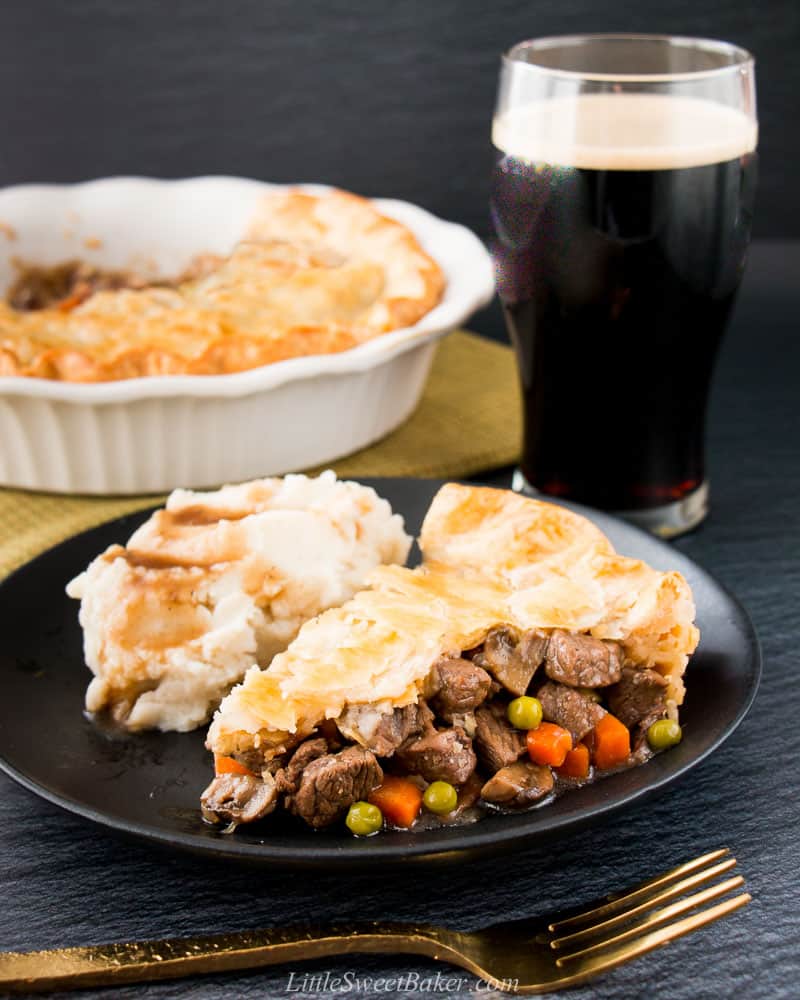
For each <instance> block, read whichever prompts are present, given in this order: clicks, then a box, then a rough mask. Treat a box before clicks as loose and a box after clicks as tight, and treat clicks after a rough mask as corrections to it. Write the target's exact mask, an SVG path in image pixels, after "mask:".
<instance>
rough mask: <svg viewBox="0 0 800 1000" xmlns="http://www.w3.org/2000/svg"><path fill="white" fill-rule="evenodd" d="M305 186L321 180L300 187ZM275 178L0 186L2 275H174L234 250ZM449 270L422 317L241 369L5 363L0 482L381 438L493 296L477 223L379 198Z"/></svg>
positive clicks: (245, 459) (142, 487)
mask: <svg viewBox="0 0 800 1000" xmlns="http://www.w3.org/2000/svg"><path fill="white" fill-rule="evenodd" d="M301 186H302V187H305V188H307V189H308V190H311V191H321V190H325V189H324V188H323V187H322V186H320V185H301ZM275 187H277V185H272V184H265V183H262V182H259V181H253V180H245V179H243V178H235V177H197V178H191V179H187V180H179V181H164V180H154V179H150V178H138V177H112V178H105V179H102V180H97V181H89V182H86V183H83V184H75V185H21V186H18V187H11V188H6V189H4V190H2V191H0V288H2V290H3V291H5V289H6V288H7V287H8V285H9V284H10V283H11V281H12V280H13V277H14V274H15V270H14V266H13V260H14V259H15V258H17V259H21V260H24V261H29V262H35V263H39V264H56V263H59V262H60V261H63V260H67V259H70V258H73V257H80V258H81V259H83V260H87V261H90V262H91V263H95V264H99V265H101V266H106V267H139V268H140V269H141V268H142V267H150V268H155V269H156V273H157V272H159V271H160V272H161V273H167V274H174V273H176V272H177V271H178V270H180V268H181V267H182V266H184V265H185V264H187V263H188V262H189V260H190V259H191V258H192V257H193V256H194V255H195V254H197V253H199V252H201V251H211V252H214V253H223V254H224V253H227V252H229V251H230V250H231V249H232V247H233V246H234V244H235V243H236V242H237V241H238V240H239V239H240V237H241V235H242V234H243V233H244V231H245V229H246V226H247V223H248V221H249V219H250V217H251V215H252V213H253V211H254V207H255V204H256V202H257V201H258V199H259V198H260V197H261V196H262V195H263V194H264V193H265V192H266V191H269V190H270V189H274V188H275ZM375 205H376V206H377V208H378V209H379V210H380V211H381V212H383V213H384V214H386V215H388V216H391V217H392V218H395V219H397V220H399V221H400V222H402V223H404V224H405V225H406V226H408V228H409V229H411V230H412V231H413V232H414V234H415V235H416V237H417V239H418V240H419V242H420V244H421V245H422V247H423V248H424V249H425V250H426V251H427V252H428V253H429V254H430V255H431V256H432V257H433V258H434V259H435V260H436V261H437V263H438V264H439V266H440V267H441V268H442V271H443V272H444V274H445V276H446V279H447V287H446V290H445V293H444V296H443V298H442V301H441V302H440V303H439V305H438V306H436V308H434V309H433V310H431V312H429V313H428V314H427V315H426V316H424V317H423V318H422V320H420V322H419V323H417V324H415V325H414V326H412V327H408V328H406V329H403V330H396V331H393V332H392V333H387V334H384V335H382V336H380V337H377V338H375V339H374V340H371V341H369V342H367V343H365V344H362V345H360V346H359V347H356V348H353V349H352V350H349V351H344V352H342V353H339V354H328V355H319V356H313V357H303V358H296V359H291V360H288V361H280V362H277V363H275V364H272V365H267V366H264V367H262V368H254V369H251V370H249V371H243V372H237V373H235V374H232V375H162V376H157V377H149V378H133V379H126V380H122V381H116V382H103V383H69V382H59V381H51V380H49V379H39V378H27V377H0V485H3V486H16V487H21V488H26V489H35V490H50V491H54V492H70V493H94V494H114V493H117V494H119V493H123V494H124V493H149V492H161V491H165V490H169V489H172V488H174V487H176V486H186V487H199V486H213V485H217V484H219V483H223V482H235V481H239V480H243V479H250V478H254V477H256V476H268V475H281V474H282V473H285V472H289V471H292V470H299V469H304V468H308V467H310V466H314V465H320V464H322V463H325V462H330V461H333V460H334V459H336V458H339V457H341V456H342V455H347V454H349V453H351V452H353V451H357V450H358V449H359V448H363V447H365V446H366V445H368V444H370V443H371V442H373V441H377V440H378V439H379V438H381V437H383V436H384V435H385V434H387V433H389V431H391V430H393V429H394V428H395V427H397V426H398V425H399V424H400V423H402V421H403V420H405V419H406V417H408V416H409V415H410V414H411V413H412V411H413V410H414V407H415V406H416V404H417V402H418V400H419V397H420V394H421V392H422V388H423V386H424V384H425V379H426V377H427V374H428V371H429V369H430V365H431V361H432V360H433V354H434V351H435V342H436V340H437V339H438V338H439V337H441V336H443V335H444V334H446V333H449V332H450V331H451V330H453V329H455V328H456V327H458V326H459V325H460V324H462V323H464V322H465V321H466V320H467V319H468V318H469V317H470V316H471V315H472V313H473V312H475V310H476V309H479V308H481V307H482V306H484V305H486V304H487V303H488V302H489V300H490V299H491V297H492V294H493V288H494V283H493V274H492V265H491V260H490V258H489V255H488V253H487V251H486V248H485V247H484V246H483V244H482V243H481V241H480V240H479V239H478V238H477V237H476V236H475V235H474V234H473V233H471V232H470V231H469V230H468V229H466V228H464V227H463V226H460V225H457V224H455V223H451V222H445V221H443V220H441V219H438V218H436V217H435V216H433V215H431V214H430V213H429V212H426V211H425V210H423V209H421V208H418V207H417V206H415V205H411V204H408V203H407V202H402V201H394V200H386V199H375Z"/></svg>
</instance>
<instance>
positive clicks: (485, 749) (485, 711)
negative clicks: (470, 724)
mask: <svg viewBox="0 0 800 1000" xmlns="http://www.w3.org/2000/svg"><path fill="white" fill-rule="evenodd" d="M475 723H476V728H475V746H476V748H477V750H478V755H479V756H480V758H481V760H482V761H483V762H484V763H485V764H486V765H487V766H488V767H489V768H490V769H491V770H492V771H499V770H500V768H501V767H505V766H506V765H507V764H513V763H514V761H515V760H519V758H520V757H521V756H522V755H523V754H524V753H525V733H523V732H522V731H521V730H520V729H515V728H514V727H513V726H512V725H511V723H510V722H509V721H508V719H507V718H506V707H505V705H502V704H500V703H498V702H496V701H493V702H490V703H489V704H488V705H482V706H481V707H480V708H479V709H478V711H477V712H476V713H475Z"/></svg>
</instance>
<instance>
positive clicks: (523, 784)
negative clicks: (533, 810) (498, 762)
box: [481, 760, 553, 809]
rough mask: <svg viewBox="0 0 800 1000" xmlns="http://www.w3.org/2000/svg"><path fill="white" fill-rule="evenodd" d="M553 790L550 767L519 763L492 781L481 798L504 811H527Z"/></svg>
mask: <svg viewBox="0 0 800 1000" xmlns="http://www.w3.org/2000/svg"><path fill="white" fill-rule="evenodd" d="M552 790H553V772H552V771H551V770H550V768H549V767H543V766H542V765H540V764H532V763H531V762H530V761H526V760H518V761H517V762H516V763H514V764H509V765H508V767H502V768H500V770H499V771H498V772H497V774H495V775H494V776H493V777H491V778H489V780H488V781H487V782H486V784H485V785H484V786H483V788H482V789H481V798H482V799H483V800H484V802H491V803H492V804H493V805H497V806H502V807H503V808H505V809H524V808H525V807H526V806H531V805H533V803H534V802H538V801H539V799H543V798H544V797H545V796H546V795H549V794H550V792H552Z"/></svg>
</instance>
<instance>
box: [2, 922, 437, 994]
mask: <svg viewBox="0 0 800 1000" xmlns="http://www.w3.org/2000/svg"><path fill="white" fill-rule="evenodd" d="M447 936H448V934H447V932H445V931H441V930H439V929H437V928H434V927H426V926H424V925H416V924H392V923H383V922H379V921H376V922H372V923H366V924H338V925H332V926H327V927H311V926H309V927H292V928H286V929H279V928H275V929H270V930H257V931H242V932H239V933H235V934H212V935H206V936H201V937H190V938H169V939H167V940H163V941H133V942H128V943H123V944H104V945H90V946H88V947H80V948H56V949H53V950H51V951H28V952H0V991H6V992H8V991H10V992H28V993H30V992H43V991H46V990H66V989H75V988H77V987H80V986H113V985H115V984H117V983H134V982H145V981H148V980H155V979H177V978H180V977H181V976H189V975H198V974H202V973H206V972H223V971H231V970H235V969H254V968H259V967H260V966H266V965H279V964H281V963H284V962H290V961H306V960H308V959H313V958H325V957H327V956H330V955H348V954H357V953H359V952H385V953H392V954H398V953H406V954H414V955H424V956H426V957H428V958H434V959H444V960H448V959H450V960H452V959H453V958H455V954H454V952H453V951H452V950H451V948H449V947H448V945H447V943H446V940H445V938H446V937H447Z"/></svg>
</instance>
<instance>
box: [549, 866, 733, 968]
mask: <svg viewBox="0 0 800 1000" xmlns="http://www.w3.org/2000/svg"><path fill="white" fill-rule="evenodd" d="M741 885H744V879H743V878H742V876H741V875H736V876H735V877H734V878H729V879H726V881H724V882H720V883H719V884H718V885H712V886H709V888H708V889H703V890H702V891H701V892H696V893H695V894H694V895H693V896H687V897H686V899H681V900H679V901H678V902H677V903H671V904H670V905H669V906H664V907H661V908H660V909H658V910H654V911H653V912H652V913H651V914H650V915H649V916H647V917H645V919H644V920H640V921H639V922H638V923H637V924H634V925H633V927H629V928H628V929H627V930H625V931H622V933H621V934H616V935H614V936H613V937H608V938H604V939H603V940H602V941H598V942H596V943H595V944H592V945H589V946H588V947H587V948H581V949H580V950H579V951H573V952H570V954H568V955H564V956H563V957H561V958H559V959H558V964H559V965H560V964H561V963H562V962H570V961H574V960H575V959H577V958H585V957H586V956H588V955H594V954H596V953H597V952H599V951H605V949H606V948H610V947H612V946H614V945H621V944H623V943H624V942H625V941H631V940H633V939H634V938H638V937H641V935H642V933H643V932H646V931H650V930H652V929H655V928H656V927H660V926H661V925H662V924H666V923H669V922H670V921H671V920H673V919H674V918H675V917H679V916H680V915H681V914H682V913H687V912H688V911H689V910H696V909H697V907H698V906H703V905H704V904H705V903H710V902H711V900H712V899H717V898H718V897H719V896H724V895H725V893H727V892H730V891H731V889H738V888H739V886H741Z"/></svg>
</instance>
